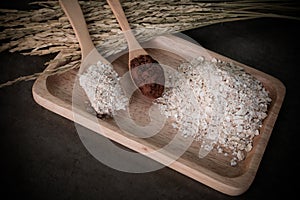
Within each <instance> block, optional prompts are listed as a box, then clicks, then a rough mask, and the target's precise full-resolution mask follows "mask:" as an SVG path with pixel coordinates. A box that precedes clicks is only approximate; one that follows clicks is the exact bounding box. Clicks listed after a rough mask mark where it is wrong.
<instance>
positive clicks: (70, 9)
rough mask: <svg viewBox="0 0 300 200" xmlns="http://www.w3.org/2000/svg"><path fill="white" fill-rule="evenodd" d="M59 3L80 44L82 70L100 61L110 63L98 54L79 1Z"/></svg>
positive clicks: (69, 0) (62, 1)
mask: <svg viewBox="0 0 300 200" xmlns="http://www.w3.org/2000/svg"><path fill="white" fill-rule="evenodd" d="M59 3H60V6H61V7H62V9H63V11H64V12H65V14H66V15H67V17H68V19H69V21H70V23H71V26H72V28H73V30H74V32H75V35H76V38H77V40H78V42H79V46H80V49H81V60H82V66H81V70H83V69H84V67H85V66H89V65H90V64H95V63H96V62H97V61H99V60H101V61H102V62H104V63H108V61H107V60H106V59H105V58H104V57H103V56H102V55H100V54H99V53H98V51H97V49H96V48H95V46H94V43H93V41H92V39H91V36H90V34H89V31H88V28H87V24H86V21H85V19H84V16H83V13H82V10H81V8H80V5H79V3H78V1H77V0H59Z"/></svg>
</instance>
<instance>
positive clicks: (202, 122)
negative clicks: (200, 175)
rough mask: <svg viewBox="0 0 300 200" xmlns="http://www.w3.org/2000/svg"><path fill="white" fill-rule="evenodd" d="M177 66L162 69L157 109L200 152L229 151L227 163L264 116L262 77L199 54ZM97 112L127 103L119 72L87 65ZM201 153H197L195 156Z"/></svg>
mask: <svg viewBox="0 0 300 200" xmlns="http://www.w3.org/2000/svg"><path fill="white" fill-rule="evenodd" d="M177 70H178V72H177V73H173V72H171V71H168V70H165V77H166V85H169V86H171V87H167V88H166V90H165V92H164V94H163V96H162V97H160V98H158V99H156V100H155V101H154V104H156V105H157V106H158V107H159V109H160V112H161V113H162V114H163V115H164V116H166V117H168V118H172V119H173V120H174V123H173V124H172V125H173V127H174V128H176V129H178V131H179V132H180V133H181V134H182V135H183V136H184V137H193V138H194V139H195V140H196V141H199V144H201V146H200V149H205V150H206V152H209V151H211V150H212V149H214V148H216V149H217V152H218V153H223V154H224V155H225V156H227V155H228V154H229V153H230V154H232V160H231V163H230V164H231V165H232V166H235V165H237V163H238V161H241V160H244V158H245V156H246V153H247V152H249V151H251V149H252V145H253V138H254V137H255V136H256V135H258V134H259V129H260V127H261V126H262V122H263V119H264V118H266V116H267V110H268V105H269V104H270V102H271V98H270V97H269V95H268V92H267V91H266V89H265V88H264V87H263V85H262V83H261V82H260V81H258V80H257V79H256V78H255V77H253V76H252V75H250V74H248V73H246V72H245V71H244V70H243V68H241V67H239V66H236V65H234V64H233V63H228V62H224V61H219V60H217V59H212V60H205V59H204V58H203V57H199V58H197V59H193V60H191V61H190V62H186V63H183V64H181V65H180V66H179V67H178V69H177ZM79 80H80V85H81V86H82V88H83V89H84V90H85V92H86V94H87V96H88V98H89V100H90V102H91V105H92V107H93V108H94V109H95V111H96V112H97V113H100V114H108V115H110V116H112V115H113V113H114V112H115V111H117V110H120V109H125V107H126V106H127V105H128V98H127V97H126V96H125V94H124V92H123V91H122V87H121V85H120V83H119V77H118V75H117V73H116V72H115V71H114V70H113V68H112V66H111V65H106V64H102V63H100V62H98V63H97V65H92V66H90V68H89V69H88V70H87V71H86V72H85V73H83V74H82V75H81V76H80V79H79ZM200 157H201V156H200Z"/></svg>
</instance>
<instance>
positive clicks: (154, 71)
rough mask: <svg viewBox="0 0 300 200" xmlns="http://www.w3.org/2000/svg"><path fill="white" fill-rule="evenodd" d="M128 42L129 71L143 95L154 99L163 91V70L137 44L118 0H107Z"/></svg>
mask: <svg viewBox="0 0 300 200" xmlns="http://www.w3.org/2000/svg"><path fill="white" fill-rule="evenodd" d="M107 2H108V4H109V6H110V8H111V10H112V11H113V13H114V15H115V17H116V19H117V21H118V23H119V25H120V27H121V29H122V31H123V33H124V36H125V38H126V40H127V43H128V49H129V72H130V75H131V78H132V80H133V82H134V84H135V85H136V86H137V87H138V88H139V89H140V91H141V92H142V94H143V95H145V96H147V97H149V98H151V99H155V98H158V97H160V96H162V93H163V91H164V84H165V76H164V70H163V68H162V67H161V66H160V65H159V63H158V62H157V61H156V60H154V59H153V58H152V57H151V56H150V55H149V54H148V53H147V52H146V51H145V50H144V49H143V48H142V47H141V45H140V44H139V42H138V41H137V40H136V38H135V36H134V35H133V33H132V31H131V29H130V26H129V24H128V21H127V19H126V16H125V13H124V11H123V9H122V6H121V4H120V2H119V0H107Z"/></svg>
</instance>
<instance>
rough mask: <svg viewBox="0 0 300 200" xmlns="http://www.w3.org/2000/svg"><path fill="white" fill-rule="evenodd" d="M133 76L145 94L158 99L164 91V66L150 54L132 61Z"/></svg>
mask: <svg viewBox="0 0 300 200" xmlns="http://www.w3.org/2000/svg"><path fill="white" fill-rule="evenodd" d="M130 68H131V76H132V79H133V81H134V83H135V84H136V85H137V87H138V88H139V89H140V91H141V92H142V94H143V95H145V96H147V97H149V98H151V99H156V98H158V97H161V96H162V94H163V92H164V84H165V77H164V71H163V68H162V67H161V66H160V64H159V63H158V62H157V61H156V60H154V59H153V58H152V57H151V56H149V55H140V56H139V57H137V58H134V59H132V60H131V61H130Z"/></svg>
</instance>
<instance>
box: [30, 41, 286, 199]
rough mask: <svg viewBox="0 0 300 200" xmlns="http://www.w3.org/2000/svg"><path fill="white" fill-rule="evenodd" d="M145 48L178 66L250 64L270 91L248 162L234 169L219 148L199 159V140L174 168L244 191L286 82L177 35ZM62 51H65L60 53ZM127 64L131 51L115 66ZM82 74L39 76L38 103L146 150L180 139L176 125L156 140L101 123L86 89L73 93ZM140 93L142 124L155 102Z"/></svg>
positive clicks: (137, 107)
mask: <svg viewBox="0 0 300 200" xmlns="http://www.w3.org/2000/svg"><path fill="white" fill-rule="evenodd" d="M143 46H144V47H147V48H149V49H147V50H148V52H149V54H150V55H151V56H153V57H154V58H155V59H157V60H158V61H160V62H163V64H166V65H169V66H173V67H174V68H176V67H177V66H178V65H179V64H180V63H181V62H182V61H183V60H184V59H188V58H191V57H198V56H204V57H206V58H211V57H216V58H218V59H221V60H226V61H232V62H234V63H236V64H238V65H240V66H242V67H244V68H245V70H246V71H247V72H248V73H250V74H252V75H253V76H255V77H256V78H257V79H259V80H260V81H261V82H262V83H263V84H264V86H265V87H266V89H267V90H268V91H269V93H270V97H271V98H272V103H271V105H270V107H269V110H268V117H267V118H266V119H265V120H264V122H263V127H262V128H261V133H260V135H258V136H256V137H255V139H254V145H253V149H252V150H251V151H250V152H249V153H248V154H247V156H246V159H245V160H244V161H242V162H240V163H239V164H238V165H237V166H235V167H231V166H230V164H229V163H230V159H231V157H230V156H227V157H225V156H223V154H218V153H217V152H216V151H215V150H213V151H211V152H210V153H209V154H208V156H206V157H205V158H203V159H199V158H198V153H199V143H197V142H193V143H192V145H191V146H190V147H189V148H188V150H187V151H186V152H185V153H184V154H183V155H182V156H181V157H180V158H179V159H178V160H176V161H175V162H174V163H172V164H171V165H170V166H168V167H170V168H172V169H174V170H176V171H178V172H180V173H182V174H184V175H186V176H188V177H191V178H192V179H195V180H197V181H199V182H201V183H203V184H205V185H207V186H209V187H211V188H214V189H215V190H218V191H220V192H222V193H225V194H228V195H239V194H242V193H243V192H245V191H246V190H247V189H248V188H249V186H250V185H251V183H252V181H253V179H254V178H255V175H256V172H257V169H258V167H259V164H260V161H261V159H262V156H263V153H264V151H265V148H266V146H267V143H268V140H269V137H270V135H271V133H272V129H273V126H274V124H275V121H276V118H277V115H278V113H279V110H280V107H281V105H282V102H283V99H284V96H285V87H284V85H283V84H282V83H281V82H280V81H279V80H278V79H276V78H274V77H272V76H270V75H268V74H265V73H263V72H261V71H258V70H256V69H254V68H251V67H248V66H245V65H243V64H241V63H237V62H235V61H233V60H231V59H229V58H226V57H224V56H222V55H219V54H216V53H214V52H211V51H208V50H205V49H204V48H202V47H200V46H197V45H194V44H192V43H190V42H188V41H186V40H183V39H181V38H179V37H175V36H172V35H166V36H159V37H157V38H155V39H153V40H151V41H149V42H147V43H145V44H143ZM61 55H62V53H60V54H59V55H58V56H61ZM127 62H128V55H127V54H126V53H125V54H123V55H121V56H120V57H119V58H118V59H117V60H115V61H114V62H113V65H114V68H115V70H116V71H117V72H118V73H119V74H120V75H122V74H123V73H125V72H126V71H127ZM55 67H56V66H55V65H50V66H49V68H55ZM76 74H77V71H76V70H71V71H68V72H66V73H64V74H61V75H54V76H49V77H40V78H38V79H37V80H36V82H35V84H34V86H33V89H32V92H33V97H34V99H35V101H36V102H37V103H38V104H40V105H42V106H44V107H45V108H47V109H49V110H51V111H53V112H55V113H57V114H59V115H62V116H64V117H66V118H68V119H70V120H73V121H76V122H77V123H79V124H81V125H83V126H85V127H87V128H89V129H91V130H93V131H95V132H97V133H99V134H101V135H104V136H106V137H107V138H109V139H111V140H113V141H116V142H118V143H120V144H122V145H124V146H126V147H128V148H130V149H132V150H134V151H137V152H139V153H141V154H145V153H147V152H150V151H153V150H155V149H158V148H160V147H162V146H164V145H166V144H168V142H169V141H170V140H171V139H172V138H173V137H174V135H175V132H176V131H175V130H174V129H173V128H172V127H171V126H170V124H166V126H165V127H164V128H163V129H162V130H161V132H160V133H159V134H157V135H155V136H153V137H151V138H146V139H143V138H137V137H131V136H130V135H128V134H125V133H123V132H122V131H121V130H120V129H119V127H118V126H117V125H116V123H115V122H114V120H113V119H110V120H105V121H104V120H97V121H95V120H94V119H95V116H94V115H93V114H92V113H89V112H88V111H87V108H86V107H85V104H84V103H83V102H84V101H87V97H86V96H85V94H84V92H83V91H81V92H82V93H80V94H76V95H75V96H74V95H73V96H72V92H73V87H74V83H75V80H76ZM79 89H80V88H79ZM136 96H137V98H134V99H135V100H133V101H132V102H131V105H130V106H131V107H132V108H134V109H132V110H133V111H132V112H133V113H132V116H133V118H134V119H137V120H140V122H139V123H147V121H148V120H149V119H148V117H147V116H146V115H145V112H144V110H145V109H146V107H147V106H149V104H148V102H145V101H143V100H141V99H139V98H138V95H136ZM73 109H74V110H76V115H74V110H73ZM74 116H76V117H74ZM99 127H100V129H101V131H100V129H99ZM152 159H154V160H157V161H158V162H162V163H163V162H164V161H165V160H166V159H168V155H167V154H165V155H164V154H162V155H159V156H157V157H152Z"/></svg>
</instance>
